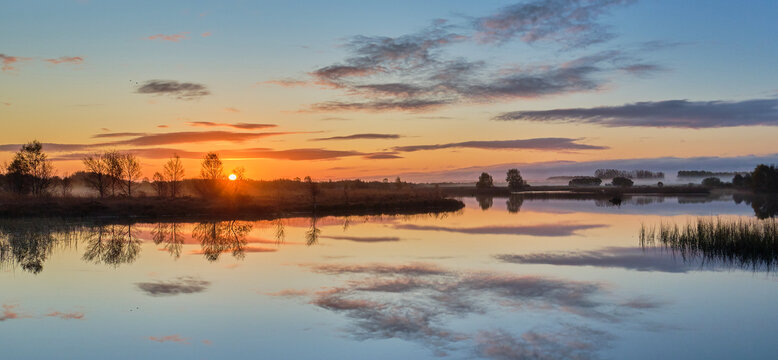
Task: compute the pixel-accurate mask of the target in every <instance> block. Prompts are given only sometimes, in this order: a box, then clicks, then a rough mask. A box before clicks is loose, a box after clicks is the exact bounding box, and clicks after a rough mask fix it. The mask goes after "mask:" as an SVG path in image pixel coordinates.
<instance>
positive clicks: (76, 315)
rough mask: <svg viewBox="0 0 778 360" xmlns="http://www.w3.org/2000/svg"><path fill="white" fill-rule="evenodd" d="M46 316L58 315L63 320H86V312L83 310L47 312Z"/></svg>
mask: <svg viewBox="0 0 778 360" xmlns="http://www.w3.org/2000/svg"><path fill="white" fill-rule="evenodd" d="M45 316H49V317H58V318H60V319H63V320H84V313H82V312H72V313H63V312H59V311H54V312H51V313H48V314H46V315H45Z"/></svg>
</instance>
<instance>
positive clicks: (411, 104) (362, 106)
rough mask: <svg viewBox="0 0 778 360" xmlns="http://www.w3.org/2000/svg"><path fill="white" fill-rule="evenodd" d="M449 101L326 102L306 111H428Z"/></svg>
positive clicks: (314, 105)
mask: <svg viewBox="0 0 778 360" xmlns="http://www.w3.org/2000/svg"><path fill="white" fill-rule="evenodd" d="M450 103H451V100H445V99H440V100H438V99H426V100H425V99H400V100H376V101H368V102H343V101H328V102H323V103H316V104H313V105H311V106H310V108H309V109H308V110H306V111H312V112H339V111H368V112H380V111H391V110H400V111H429V110H432V109H435V108H439V107H441V106H443V105H447V104H450Z"/></svg>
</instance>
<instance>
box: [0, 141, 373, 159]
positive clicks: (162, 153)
mask: <svg viewBox="0 0 778 360" xmlns="http://www.w3.org/2000/svg"><path fill="white" fill-rule="evenodd" d="M53 145H55V146H53V147H52V146H48V147H47V145H46V144H44V148H45V149H48V150H49V151H53V149H58V151H77V152H73V153H69V154H60V155H57V156H54V157H52V160H81V159H83V158H84V156H86V155H89V154H90V153H89V152H78V151H82V150H92V149H96V148H99V147H100V146H97V145H83V144H53ZM20 146H21V145H16V144H8V145H0V151H18V150H19V147H20ZM122 151H126V152H129V153H133V154H135V155H137V156H139V157H142V158H147V159H166V158H169V157H170V156H172V155H173V154H178V155H179V156H180V157H181V158H182V159H200V158H202V157H203V156H204V155H205V152H204V151H187V150H181V149H173V148H131V149H125V150H122ZM214 152H216V153H217V154H219V156H221V158H223V159H224V158H233V159H238V158H239V159H280V160H294V161H303V160H334V159H338V158H342V157H349V156H366V155H369V154H366V153H362V152H359V151H342V150H328V149H319V148H308V149H287V150H273V149H268V148H247V149H228V150H215V151H214Z"/></svg>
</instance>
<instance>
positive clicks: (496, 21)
mask: <svg viewBox="0 0 778 360" xmlns="http://www.w3.org/2000/svg"><path fill="white" fill-rule="evenodd" d="M631 2H633V1H632V0H584V1H580V0H535V1H530V2H522V3H518V4H514V5H510V6H507V7H504V8H502V9H501V10H500V11H498V12H497V13H495V14H493V15H490V16H486V17H482V18H478V19H476V20H475V28H476V29H477V33H476V35H475V38H476V39H477V41H479V42H481V43H504V42H507V41H509V40H513V39H515V38H519V39H520V40H521V41H523V42H526V43H534V42H537V41H551V42H559V43H562V44H564V46H565V47H566V48H575V47H585V46H588V45H591V44H596V43H601V42H604V41H607V40H610V39H611V38H613V35H612V34H610V33H609V32H608V31H607V28H606V27H605V26H603V25H601V24H599V23H598V22H597V20H598V18H599V17H601V16H602V15H604V14H605V13H607V12H608V11H609V10H610V9H611V8H614V7H615V6H617V5H624V4H628V3H631Z"/></svg>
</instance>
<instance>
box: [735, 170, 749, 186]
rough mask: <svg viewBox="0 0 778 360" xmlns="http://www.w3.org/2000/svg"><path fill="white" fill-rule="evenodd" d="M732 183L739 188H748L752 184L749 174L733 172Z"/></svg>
mask: <svg viewBox="0 0 778 360" xmlns="http://www.w3.org/2000/svg"><path fill="white" fill-rule="evenodd" d="M732 185H733V186H735V187H739V188H750V187H751V186H752V182H751V174H750V173H746V174H740V173H737V174H735V176H734V177H733V178H732Z"/></svg>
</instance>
